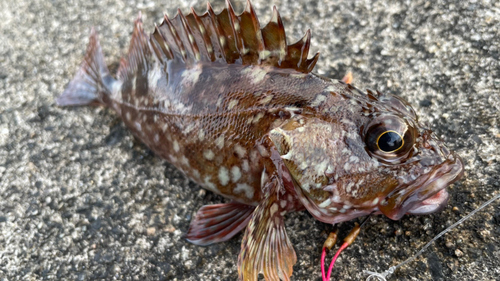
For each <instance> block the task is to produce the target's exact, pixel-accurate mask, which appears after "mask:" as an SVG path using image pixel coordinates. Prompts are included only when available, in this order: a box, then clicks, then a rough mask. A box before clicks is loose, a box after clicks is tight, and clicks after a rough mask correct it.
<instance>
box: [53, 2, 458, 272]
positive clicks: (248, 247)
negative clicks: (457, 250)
mask: <svg viewBox="0 0 500 281" xmlns="http://www.w3.org/2000/svg"><path fill="white" fill-rule="evenodd" d="M309 46H310V32H309V31H308V32H307V33H306V35H305V36H304V38H303V39H301V40H299V41H298V42H297V43H295V44H291V45H288V44H287V43H286V36H285V32H284V28H283V24H282V22H281V19H280V17H279V15H278V12H277V10H276V8H274V10H273V17H272V19H271V21H270V22H269V23H268V24H267V25H266V26H265V27H263V28H261V27H260V24H259V22H258V20H257V17H256V15H255V12H254V10H253V8H252V6H251V4H250V3H248V4H247V7H246V9H245V11H244V12H243V13H242V14H240V15H236V14H235V13H234V11H233V9H232V7H231V4H230V3H229V2H228V6H227V8H226V9H224V10H223V11H222V12H221V13H219V14H215V13H214V12H213V10H212V8H211V7H210V5H209V6H208V9H207V12H206V13H205V14H203V15H197V14H196V13H194V11H193V12H192V13H190V14H188V15H187V16H184V15H183V14H182V13H181V12H180V11H179V13H178V15H177V16H176V17H175V18H173V19H169V18H168V17H165V20H164V22H163V23H162V24H161V25H160V26H157V27H156V29H155V31H154V33H152V34H151V35H150V36H148V35H146V34H145V33H144V31H143V29H142V23H141V19H140V17H139V19H138V20H136V22H135V28H134V33H133V36H132V41H131V46H130V50H129V53H128V56H127V57H126V58H125V59H123V60H122V63H121V65H120V68H119V70H118V75H117V78H116V79H115V78H113V77H112V76H111V75H110V73H109V71H108V69H107V67H106V64H105V62H104V57H103V55H102V52H101V48H100V46H99V42H98V39H97V34H96V33H95V31H92V34H91V37H90V43H89V47H88V49H87V55H86V57H85V60H84V63H83V64H82V67H81V68H80V70H79V71H78V73H77V75H76V77H75V78H74V79H73V80H72V81H71V82H70V83H69V85H68V87H67V88H66V90H65V91H64V93H63V94H62V95H61V96H60V97H59V98H58V100H57V102H58V104H59V105H84V104H91V103H95V102H97V103H101V104H103V105H105V106H108V107H110V108H113V109H114V110H115V111H116V112H117V113H118V114H119V115H120V116H121V118H122V119H123V121H124V122H125V124H126V126H127V127H128V128H130V130H131V131H132V132H133V134H134V135H135V136H137V137H138V138H139V139H140V140H142V141H143V142H144V143H145V144H146V145H147V146H148V147H149V148H150V149H151V150H153V151H154V152H155V153H156V154H157V155H159V156H160V157H162V158H164V159H166V160H167V161H169V162H170V163H172V164H173V165H175V166H176V167H177V168H178V169H179V170H181V171H183V172H184V173H185V174H186V175H187V176H188V177H189V178H191V179H192V180H193V181H195V182H196V183H198V184H199V185H200V186H202V187H204V188H206V189H208V190H211V191H213V192H215V193H218V194H220V195H222V196H224V197H227V198H229V199H232V202H230V203H227V204H218V205H211V206H203V207H202V208H201V209H200V210H199V211H198V213H197V215H196V218H195V219H194V220H193V221H192V222H191V225H190V228H189V230H188V234H187V239H188V240H189V241H190V242H192V243H195V244H199V245H208V244H211V243H215V242H221V241H226V240H228V239H230V238H231V237H233V236H234V235H235V234H236V233H238V232H239V231H241V230H243V229H245V227H246V230H245V235H244V238H243V241H242V246H241V253H240V255H239V257H238V273H239V278H240V280H257V276H258V274H259V273H263V275H264V278H265V279H266V280H280V279H281V280H289V278H290V276H291V275H292V266H293V265H294V264H295V262H296V256H295V252H294V250H293V247H292V245H291V243H290V241H289V239H288V237H287V235H286V231H285V227H284V220H283V217H284V215H285V214H286V213H287V212H291V211H298V210H302V209H307V210H308V211H309V212H310V213H311V214H312V215H313V216H314V217H315V218H316V219H318V220H321V221H323V222H327V223H333V224H335V223H338V222H342V221H346V220H350V219H353V218H356V217H359V216H363V215H368V214H370V213H382V214H384V215H386V216H388V217H390V218H392V219H400V218H401V217H402V216H403V215H404V214H427V213H431V212H435V211H437V210H439V209H441V208H443V207H444V206H445V204H446V202H447V198H448V195H447V193H446V190H445V187H446V186H448V185H449V184H451V183H453V182H454V181H456V180H457V179H458V178H459V177H460V176H461V175H462V171H463V164H462V161H461V160H460V158H459V157H458V156H457V155H456V154H454V153H452V152H450V151H448V150H447V149H446V147H445V146H444V145H443V144H442V143H441V142H440V141H439V140H438V139H437V138H436V137H435V136H434V134H433V133H432V132H431V131H430V130H428V129H427V128H425V127H424V126H423V125H422V124H421V123H419V121H418V119H417V116H416V114H415V112H414V111H413V109H412V108H411V106H410V105H409V104H408V103H406V102H405V101H403V100H402V99H400V98H398V97H396V96H392V95H390V94H381V93H379V92H376V93H374V92H371V91H367V93H363V92H361V91H360V90H358V89H356V88H354V87H353V86H352V85H350V84H347V83H344V82H343V81H336V80H331V79H327V78H323V77H320V76H317V75H315V74H313V73H311V70H312V68H313V67H314V65H315V63H316V61H317V59H318V55H316V56H314V57H313V58H311V59H308V58H307V55H308V51H309Z"/></svg>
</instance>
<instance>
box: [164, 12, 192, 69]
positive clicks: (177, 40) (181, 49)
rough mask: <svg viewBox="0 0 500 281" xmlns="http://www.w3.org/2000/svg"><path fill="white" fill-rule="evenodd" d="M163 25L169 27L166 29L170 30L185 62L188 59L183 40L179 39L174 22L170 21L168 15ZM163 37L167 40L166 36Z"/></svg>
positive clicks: (165, 16)
mask: <svg viewBox="0 0 500 281" xmlns="http://www.w3.org/2000/svg"><path fill="white" fill-rule="evenodd" d="M163 23H165V24H166V25H167V28H166V29H167V30H168V32H170V35H171V37H172V38H173V39H174V41H175V44H176V46H177V48H178V50H177V51H178V52H179V53H180V55H181V59H182V60H183V61H184V62H185V61H186V59H187V57H186V50H185V49H184V44H182V41H181V38H179V34H177V31H176V30H175V27H174V25H173V24H172V22H171V21H170V19H169V18H168V16H167V15H166V14H165V15H164V17H163ZM163 37H165V38H166V37H167V36H165V35H164V36H163Z"/></svg>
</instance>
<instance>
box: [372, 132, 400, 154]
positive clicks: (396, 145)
mask: <svg viewBox="0 0 500 281" xmlns="http://www.w3.org/2000/svg"><path fill="white" fill-rule="evenodd" d="M403 145H404V140H403V137H401V135H400V134H399V133H398V132H396V131H385V132H383V133H382V134H381V135H380V136H378V139H377V147H378V148H379V149H380V150H382V151H383V152H396V151H398V150H400V149H401V148H402V147H403Z"/></svg>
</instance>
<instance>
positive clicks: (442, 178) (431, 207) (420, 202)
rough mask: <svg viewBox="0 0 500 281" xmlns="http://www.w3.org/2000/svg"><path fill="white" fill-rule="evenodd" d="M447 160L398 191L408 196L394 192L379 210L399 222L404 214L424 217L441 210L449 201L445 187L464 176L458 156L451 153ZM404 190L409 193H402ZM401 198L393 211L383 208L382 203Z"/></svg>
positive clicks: (462, 165) (462, 166) (380, 205)
mask: <svg viewBox="0 0 500 281" xmlns="http://www.w3.org/2000/svg"><path fill="white" fill-rule="evenodd" d="M447 158H448V159H447V160H445V161H444V162H443V163H441V164H440V165H437V166H436V167H434V168H433V169H432V170H431V171H430V172H429V173H427V174H426V175H424V176H423V177H420V179H417V180H415V181H414V182H413V183H412V184H410V185H409V186H407V187H405V188H404V189H400V190H402V191H403V194H404V195H406V194H408V195H407V196H401V195H400V194H399V195H398V192H396V193H394V194H393V195H390V196H388V197H387V198H386V200H383V201H382V203H381V204H379V210H380V211H381V212H382V213H384V215H386V216H387V217H389V218H390V219H393V220H399V219H400V218H401V217H403V216H404V215H405V214H413V215H425V214H430V213H434V212H437V211H440V210H442V209H443V208H444V207H445V206H446V205H447V203H448V199H449V194H448V192H447V191H446V187H447V186H449V185H451V184H453V183H454V182H456V181H458V180H459V179H460V178H461V177H462V176H463V174H464V164H463V161H462V159H461V158H460V156H458V155H457V154H456V153H454V152H451V153H449V154H448V157H447ZM405 190H409V191H408V192H404V191H405ZM398 196H399V198H398ZM402 197H404V200H402V202H399V203H398V204H396V206H394V208H393V209H391V210H388V209H387V208H384V205H383V203H384V201H388V200H396V201H399V200H401V198H402Z"/></svg>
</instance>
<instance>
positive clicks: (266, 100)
mask: <svg viewBox="0 0 500 281" xmlns="http://www.w3.org/2000/svg"><path fill="white" fill-rule="evenodd" d="M273 97H274V95H268V96H266V97H265V98H263V99H261V100H260V101H259V104H262V105H267V104H268V103H269V102H270V101H271V100H272V99H273Z"/></svg>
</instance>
